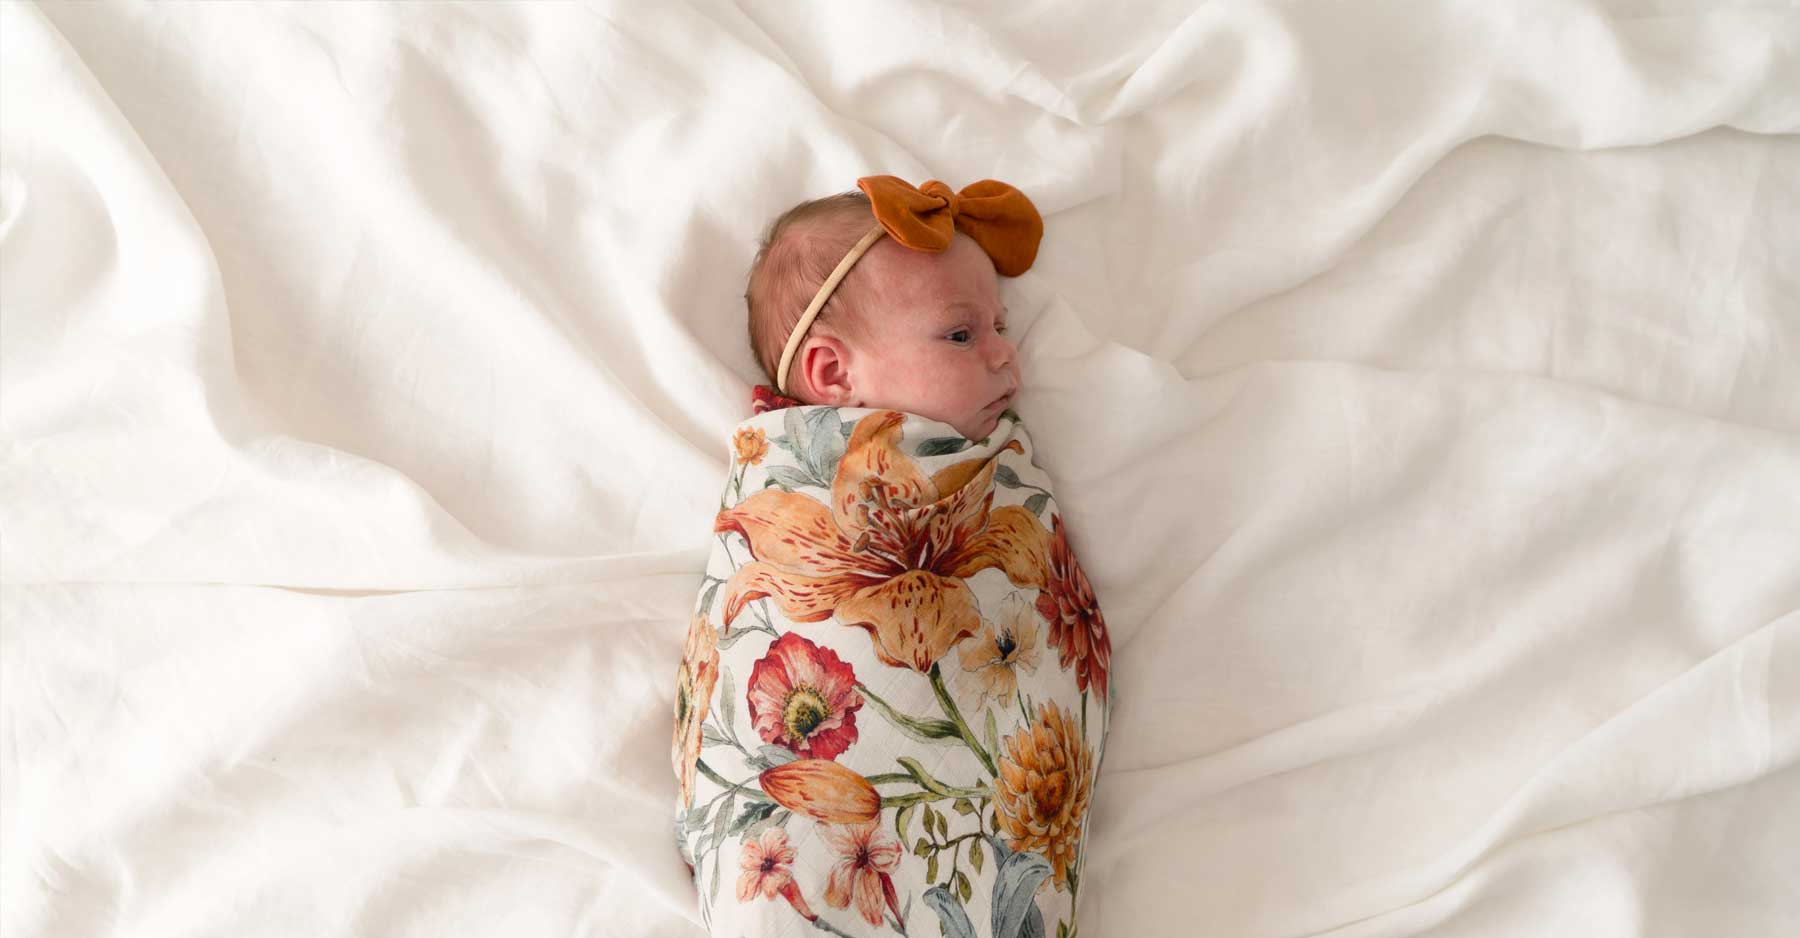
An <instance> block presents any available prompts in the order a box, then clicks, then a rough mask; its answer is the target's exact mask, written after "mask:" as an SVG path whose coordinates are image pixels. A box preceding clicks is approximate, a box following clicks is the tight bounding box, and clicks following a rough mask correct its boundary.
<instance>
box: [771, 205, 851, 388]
mask: <svg viewBox="0 0 1800 938" xmlns="http://www.w3.org/2000/svg"><path fill="white" fill-rule="evenodd" d="M874 224H875V216H874V213H873V212H872V211H871V210H870V208H869V197H868V196H866V195H864V194H862V193H861V192H860V191H853V192H840V193H838V194H837V195H828V196H826V197H824V198H822V199H814V200H812V201H810V202H802V203H800V204H799V205H796V206H794V207H793V208H790V209H788V210H787V211H786V212H783V213H782V214H781V217H780V218H777V219H775V221H774V222H773V223H772V224H770V225H769V230H768V232H767V233H765V234H764V235H763V239H762V244H761V246H760V247H759V248H758V249H757V251H756V260H754V261H752V262H751V263H750V282H749V284H748V286H747V287H746V289H745V291H744V302H745V303H747V304H749V306H750V350H751V351H752V352H754V353H755V355H756V362H757V364H759V365H761V366H762V370H763V373H764V374H767V375H768V376H769V384H771V385H775V384H778V383H779V382H778V380H777V379H778V378H779V377H780V376H779V375H777V374H775V369H776V368H778V367H779V366H780V365H781V352H782V349H783V348H784V347H786V345H787V340H788V334H789V333H791V332H793V331H794V324H795V323H797V322H799V321H800V316H801V314H802V313H804V312H806V305H807V304H808V303H811V302H812V298H813V295H814V294H816V293H818V292H819V286H820V285H821V284H823V283H824V282H825V279H826V278H827V277H830V276H831V271H832V269H833V268H835V267H837V265H838V261H841V260H843V259H844V255H845V254H847V253H849V251H850V249H851V248H852V247H855V246H856V242H857V240H858V239H860V238H861V237H862V236H863V235H864V234H867V233H868V231H869V228H870V227H872V226H873V225H874ZM862 296H863V292H862V291H861V290H860V289H858V288H857V285H856V284H855V283H854V282H853V278H847V279H846V280H845V282H843V283H841V284H839V286H838V288H837V290H836V291H835V292H833V293H832V295H831V299H830V300H828V301H826V303H825V308H824V309H821V310H820V311H819V315H818V318H816V319H814V320H813V324H812V329H811V330H810V332H809V334H811V335H823V336H835V337H837V338H839V339H842V340H845V341H849V342H854V341H858V340H860V339H863V338H865V337H866V334H867V333H866V331H865V330H864V329H863V328H862V326H861V324H860V322H859V320H860V318H861V315H860V314H861V312H862V302H861V298H862ZM792 368H793V370H794V371H795V372H797V371H798V362H796V363H795V365H794V366H792ZM791 377H792V376H791V375H790V378H791ZM788 390H789V392H790V393H793V390H794V386H793V385H792V384H790V385H789V386H788Z"/></svg>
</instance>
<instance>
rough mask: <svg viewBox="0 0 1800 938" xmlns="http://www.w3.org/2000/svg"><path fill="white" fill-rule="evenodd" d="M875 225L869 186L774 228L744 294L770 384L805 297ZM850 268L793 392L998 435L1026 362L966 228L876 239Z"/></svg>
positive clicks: (800, 354)
mask: <svg viewBox="0 0 1800 938" xmlns="http://www.w3.org/2000/svg"><path fill="white" fill-rule="evenodd" d="M1020 198H1021V199H1023V197H1022V196H1021V197H1020ZM1025 204H1026V205H1029V202H1026V203H1025ZM1035 214H1036V213H1035V210H1032V215H1033V217H1034V218H1035ZM1039 225H1040V227H1039V229H1038V230H1040V231H1041V222H1039ZM875 230H879V229H877V228H876V221H875V216H874V214H873V213H872V210H871V206H870V201H869V197H868V196H867V195H865V194H863V193H862V192H849V193H844V194H841V195H834V196H829V197H826V198H823V199H818V200H815V201H812V202H805V203H802V204H800V205H798V206H795V207H794V208H792V209H789V210H788V211H787V212H786V213H784V214H783V215H782V216H781V217H780V218H778V219H776V220H775V223H774V224H773V225H771V226H770V227H769V232H768V234H767V236H766V237H765V238H764V240H763V245H762V249H761V250H760V251H758V252H757V255H756V260H755V262H754V263H753V264H752V265H751V268H750V283H749V289H748V291H747V292H746V294H745V299H746V300H747V301H748V302H749V306H750V345H751V348H752V349H753V350H754V351H755V353H756V358H757V361H758V363H759V364H761V365H762V367H763V370H764V371H765V372H767V373H768V375H769V379H770V383H771V384H774V385H777V386H780V385H781V384H783V381H782V378H783V375H782V374H781V373H780V371H781V359H782V353H783V351H784V350H785V348H786V346H787V344H788V342H789V339H790V337H791V336H792V334H793V332H794V328H795V326H796V325H797V324H798V323H799V322H800V320H801V318H802V315H803V314H804V312H805V311H806V308H807V306H808V304H810V303H811V302H812V301H813V299H814V297H815V296H816V295H817V294H818V293H819V289H820V287H821V286H822V285H823V284H824V283H825V282H826V280H827V279H828V278H829V277H830V276H831V273H832V271H833V270H834V269H835V268H836V267H837V266H838V265H839V263H840V262H841V261H843V260H844V258H845V257H846V255H849V254H850V253H851V252H852V251H853V250H854V249H855V248H856V247H857V245H858V243H859V242H860V241H862V240H863V239H864V238H865V236H866V235H869V234H870V233H871V232H872V231H875ZM1031 250H1032V252H1033V253H1034V254H1035V250H1036V241H1035V236H1034V239H1033V241H1032V244H1031ZM852 263H853V266H852V267H851V268H850V269H849V271H848V273H847V274H845V276H844V277H843V279H842V281H841V282H840V283H839V284H838V286H837V289H836V290H835V291H833V292H831V293H830V295H829V298H828V299H827V301H826V303H825V305H824V306H823V307H822V308H821V309H820V311H819V314H818V316H817V318H816V319H814V321H813V322H812V324H811V326H810V328H808V329H806V330H805V332H804V334H803V336H802V337H801V338H800V340H799V344H798V346H797V347H796V349H795V351H794V353H793V356H792V359H791V361H790V363H789V365H788V368H787V374H786V376H785V377H786V382H785V384H786V388H785V390H786V393H787V394H788V395H790V396H792V397H795V398H798V399H799V400H801V401H803V402H805V403H808V404H832V405H837V406H847V407H874V408H884V409H891V410H900V411H906V412H908V413H913V414H918V415H919V416H922V417H928V418H931V419H933V420H938V421H942V422H944V423H947V424H949V425H951V426H952V427H955V428H956V430H957V432H959V433H961V434H962V435H963V436H965V437H968V438H970V439H977V440H978V439H981V438H983V437H985V436H987V435H988V434H989V433H992V432H993V429H994V425H995V424H996V423H997V422H998V421H999V418H1000V413H1001V411H1003V410H1005V409H1006V408H1007V407H1008V406H1009V405H1010V403H1011V401H1012V397H1013V394H1014V393H1015V392H1016V391H1017V390H1018V388H1019V365H1018V361H1017V355H1016V352H1015V350H1014V348H1013V344H1012V342H1011V341H1010V340H1008V339H1007V337H1006V308H1005V307H1004V306H1002V305H1001V303H1000V285H999V278H998V275H997V274H996V272H995V266H994V261H993V260H990V259H989V256H988V254H987V252H986V251H984V250H983V249H982V247H981V246H980V245H979V244H977V243H976V242H975V240H973V239H972V238H970V237H969V235H967V234H964V233H963V232H961V231H957V232H955V234H954V235H953V236H952V238H951V240H950V244H949V246H948V248H946V249H944V250H942V251H941V252H933V251H930V250H914V249H912V248H909V247H907V246H906V245H904V244H902V243H900V241H898V240H897V239H896V238H895V237H881V236H876V237H875V238H874V239H873V243H872V244H870V245H868V246H867V249H866V253H863V254H862V255H861V257H860V259H858V260H855V261H853V262H852ZM1025 263H1026V265H1027V266H1028V265H1029V263H1030V261H1029V260H1027V261H1026V262H1025Z"/></svg>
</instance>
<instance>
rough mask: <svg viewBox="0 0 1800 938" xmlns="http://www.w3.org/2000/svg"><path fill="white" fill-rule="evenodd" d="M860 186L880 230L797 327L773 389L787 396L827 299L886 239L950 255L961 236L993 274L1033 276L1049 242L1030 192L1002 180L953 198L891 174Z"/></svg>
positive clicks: (842, 265)
mask: <svg viewBox="0 0 1800 938" xmlns="http://www.w3.org/2000/svg"><path fill="white" fill-rule="evenodd" d="M856 185H857V188H859V189H861V190H862V191H863V193H864V194H866V195H867V196H868V197H869V205H870V208H871V209H873V210H874V213H875V221H876V222H877V224H876V225H875V227H873V228H871V229H869V233H868V234H865V235H863V236H862V240H860V241H858V242H856V246H855V247H852V248H851V249H850V252H849V253H847V254H845V255H844V259H843V260H841V261H838V265H837V267H836V268H835V269H833V270H832V271H831V276H829V277H826V278H825V283H824V284H822V285H821V286H820V287H819V292H818V293H816V294H814V295H813V298H812V302H811V303H808V304H807V306H806V312H805V313H803V314H801V316H800V321H799V322H797V323H794V331H793V332H792V333H791V334H790V335H788V340H787V347H786V348H784V349H782V352H781V365H780V367H779V368H778V369H777V370H776V372H775V383H776V387H777V388H779V389H780V390H781V392H782V393H783V394H786V393H787V389H788V387H787V373H788V367H789V366H790V365H792V364H793V362H794V353H796V352H798V351H799V350H800V342H801V340H803V339H805V338H806V332H807V330H808V329H811V328H812V324H813V320H814V319H817V318H818V316H819V310H821V309H824V308H825V301H826V300H829V299H831V294H832V293H833V291H835V290H837V287H838V284H840V283H842V282H843V280H844V277H845V275H847V274H849V273H850V268H852V267H854V266H856V262H857V261H858V260H861V259H862V256H863V254H864V253H865V252H867V251H868V250H869V248H870V247H871V246H873V245H874V244H875V242H876V241H878V240H880V239H881V236H882V235H884V234H886V235H889V236H891V237H893V239H894V240H895V241H898V242H900V243H901V244H903V245H905V246H907V247H909V248H911V249H913V250H915V251H930V252H932V253H937V252H940V251H944V250H947V249H948V248H949V247H950V242H952V241H954V240H955V239H956V232H957V231H959V230H960V231H961V232H962V233H963V234H966V235H968V236H969V237H970V238H971V239H973V240H974V242H975V243H976V244H978V245H980V246H981V249H982V250H983V251H986V252H987V256H988V259H989V260H992V261H993V262H994V270H996V271H998V272H999V273H1001V274H1002V275H1004V276H1007V277H1017V276H1018V275H1020V274H1022V273H1024V272H1025V271H1027V270H1030V269H1031V262H1032V261H1034V260H1037V249H1038V242H1039V241H1041V240H1043V237H1044V219H1043V217H1042V216H1040V215H1039V214H1038V210H1037V206H1035V205H1032V204H1031V200H1030V199H1028V198H1026V197H1025V193H1023V192H1020V191H1019V190H1017V189H1015V188H1013V187H1012V186H1009V185H1007V184H1006V183H1004V182H997V181H995V180H992V179H983V180H981V181H980V182H976V183H970V184H969V185H967V186H965V187H963V190H962V191H961V192H952V191H951V190H950V187H949V186H946V185H944V184H943V183H941V182H938V181H937V180H935V179H933V180H930V181H928V182H926V183H925V185H923V186H920V187H918V188H916V189H915V188H913V187H912V185H911V184H909V183H907V182H906V181H905V180H902V179H899V178H897V177H894V176H864V177H862V178H861V179H858V180H857V181H856Z"/></svg>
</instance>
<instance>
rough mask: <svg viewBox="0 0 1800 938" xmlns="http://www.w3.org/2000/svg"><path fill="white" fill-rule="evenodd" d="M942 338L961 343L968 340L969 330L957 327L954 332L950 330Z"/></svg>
mask: <svg viewBox="0 0 1800 938" xmlns="http://www.w3.org/2000/svg"><path fill="white" fill-rule="evenodd" d="M944 338H946V339H949V340H950V341H952V342H955V343H957V344H958V345H961V344H962V343H964V342H967V341H969V330H967V329H958V330H956V331H955V332H952V333H950V334H949V335H947V336H944Z"/></svg>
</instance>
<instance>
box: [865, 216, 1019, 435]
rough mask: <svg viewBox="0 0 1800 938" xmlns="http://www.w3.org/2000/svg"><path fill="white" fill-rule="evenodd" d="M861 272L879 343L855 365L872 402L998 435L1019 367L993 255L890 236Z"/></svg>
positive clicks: (963, 242) (869, 323)
mask: <svg viewBox="0 0 1800 938" xmlns="http://www.w3.org/2000/svg"><path fill="white" fill-rule="evenodd" d="M857 272H858V273H861V274H863V275H864V276H865V277H866V278H867V279H866V280H865V282H864V283H863V284H862V286H863V288H864V289H865V290H866V291H867V292H866V293H865V294H864V295H865V296H866V297H868V299H867V300H866V301H865V304H864V312H863V315H864V317H865V320H864V322H865V325H866V327H867V331H868V335H869V339H868V341H867V342H864V343H860V345H861V346H862V347H861V349H860V350H859V352H858V354H857V355H856V356H855V359H854V363H853V365H852V373H853V375H854V382H855V388H856V397H857V398H858V399H859V400H860V401H861V403H862V405H863V406H865V407H877V408H887V409H892V410H902V411H906V412H908V413H914V414H918V415H919V416H921V417H929V418H931V419H933V420H939V421H942V422H944V423H947V424H949V425H951V426H953V427H955V428H956V430H957V432H958V433H961V434H962V435H963V436H965V437H968V438H969V439H971V440H979V439H981V438H983V437H985V436H987V435H988V434H989V433H992V432H993V430H994V425H995V424H996V423H997V422H999V419H1000V412H1001V411H1003V410H1005V409H1006V408H1007V407H1008V406H1010V405H1011V403H1012V398H1013V394H1014V393H1015V392H1017V391H1018V389H1019V364H1018V357H1017V353H1016V351H1015V349H1014V348H1013V344H1012V342H1011V341H1010V340H1008V339H1007V338H1006V334H1005V330H1006V308H1005V307H1004V306H1001V305H1000V284H999V278H998V277H997V276H996V275H995V273H994V264H993V262H992V261H990V260H988V256H987V254H986V253H984V252H983V251H982V250H981V248H980V247H979V246H977V245H976V244H975V242H974V241H972V240H970V239H969V238H968V236H966V235H963V234H958V235H957V236H956V239H955V240H954V241H953V242H952V243H951V245H950V247H949V249H948V250H946V251H944V252H943V253H941V254H931V253H927V252H923V251H913V250H909V249H907V248H905V247H903V246H901V245H900V244H898V243H896V242H895V241H894V240H893V239H891V238H883V239H881V240H880V241H878V242H876V243H875V246H874V247H872V248H870V249H869V253H868V254H867V255H865V256H864V257H863V259H862V261H861V263H859V264H858V267H857Z"/></svg>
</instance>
